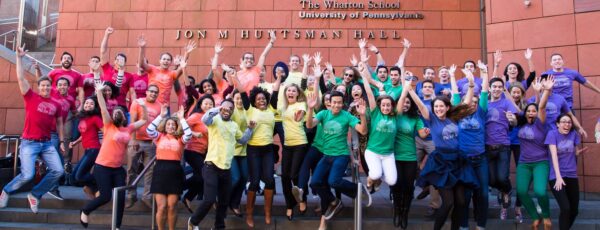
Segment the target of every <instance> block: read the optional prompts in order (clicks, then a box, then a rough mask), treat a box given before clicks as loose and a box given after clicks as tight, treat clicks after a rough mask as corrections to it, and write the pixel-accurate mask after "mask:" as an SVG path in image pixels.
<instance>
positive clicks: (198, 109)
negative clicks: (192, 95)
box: [190, 94, 216, 115]
mask: <svg viewBox="0 0 600 230" xmlns="http://www.w3.org/2000/svg"><path fill="white" fill-rule="evenodd" d="M204 100H211V101H212V103H213V106H216V105H215V99H214V98H213V97H212V96H211V95H208V94H204V95H203V96H202V97H200V98H198V103H196V106H194V108H193V109H192V112H191V113H190V115H192V114H194V113H204V112H206V111H204V110H202V102H203V101H204Z"/></svg>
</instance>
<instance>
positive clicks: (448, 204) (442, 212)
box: [433, 184, 467, 230]
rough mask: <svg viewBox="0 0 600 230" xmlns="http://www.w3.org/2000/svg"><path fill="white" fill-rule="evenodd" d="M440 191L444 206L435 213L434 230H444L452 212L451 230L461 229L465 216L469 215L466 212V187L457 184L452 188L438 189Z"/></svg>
mask: <svg viewBox="0 0 600 230" xmlns="http://www.w3.org/2000/svg"><path fill="white" fill-rule="evenodd" d="M438 191H439V192H440V196H441V197H442V206H441V207H440V208H439V209H438V210H437V211H436V213H435V223H434V224H433V229H442V227H443V226H444V223H445V222H446V218H448V215H449V214H450V211H451V210H452V217H451V219H452V224H451V229H453V230H454V229H459V228H460V224H461V221H462V219H463V218H464V217H463V215H464V214H466V213H467V212H465V211H464V210H465V208H466V207H465V206H466V200H465V187H464V185H462V184H456V185H454V187H452V188H438Z"/></svg>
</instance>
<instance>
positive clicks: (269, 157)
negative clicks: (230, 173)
mask: <svg viewBox="0 0 600 230" xmlns="http://www.w3.org/2000/svg"><path fill="white" fill-rule="evenodd" d="M246 152H247V155H248V168H249V169H250V187H249V188H248V190H249V191H253V192H256V191H258V189H259V187H260V181H263V182H265V189H271V190H272V189H275V178H273V173H274V171H275V170H274V169H273V167H274V165H275V161H274V159H273V157H274V156H273V145H263V146H254V145H248V148H247V150H246Z"/></svg>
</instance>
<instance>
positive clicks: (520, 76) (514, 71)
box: [492, 49, 535, 90]
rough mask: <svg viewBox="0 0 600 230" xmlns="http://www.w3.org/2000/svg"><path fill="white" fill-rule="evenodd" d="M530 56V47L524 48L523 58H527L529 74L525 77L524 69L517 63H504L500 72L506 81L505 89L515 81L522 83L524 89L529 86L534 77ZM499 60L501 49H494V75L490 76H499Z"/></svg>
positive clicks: (531, 54) (500, 58)
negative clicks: (502, 70) (504, 65)
mask: <svg viewBox="0 0 600 230" xmlns="http://www.w3.org/2000/svg"><path fill="white" fill-rule="evenodd" d="M532 56H533V51H532V50H531V49H527V50H525V59H527V64H528V65H529V75H528V76H527V79H525V71H524V70H523V67H521V65H520V64H519V63H516V62H511V63H508V65H506V67H505V68H504V73H503V74H502V75H503V76H504V81H505V83H506V84H505V86H506V89H508V88H509V87H510V86H511V85H512V84H513V83H515V82H520V83H521V84H523V87H524V88H525V90H527V88H529V86H530V85H531V83H532V82H533V80H534V79H535V67H534V65H533V61H532V60H531V57H532ZM501 61H502V51H500V50H496V53H494V75H492V76H494V77H500V76H498V68H499V67H500V62H501Z"/></svg>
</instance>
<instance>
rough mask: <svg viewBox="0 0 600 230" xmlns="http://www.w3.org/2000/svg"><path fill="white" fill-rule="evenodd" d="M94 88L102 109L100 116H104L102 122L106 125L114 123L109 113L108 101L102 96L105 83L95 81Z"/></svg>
mask: <svg viewBox="0 0 600 230" xmlns="http://www.w3.org/2000/svg"><path fill="white" fill-rule="evenodd" d="M94 88H95V89H96V97H97V98H98V106H99V107H100V114H101V115H102V122H103V123H104V124H108V123H111V122H112V118H111V117H110V114H109V113H108V109H107V108H106V101H105V100H104V95H102V90H103V89H104V82H103V81H95V82H94Z"/></svg>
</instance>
